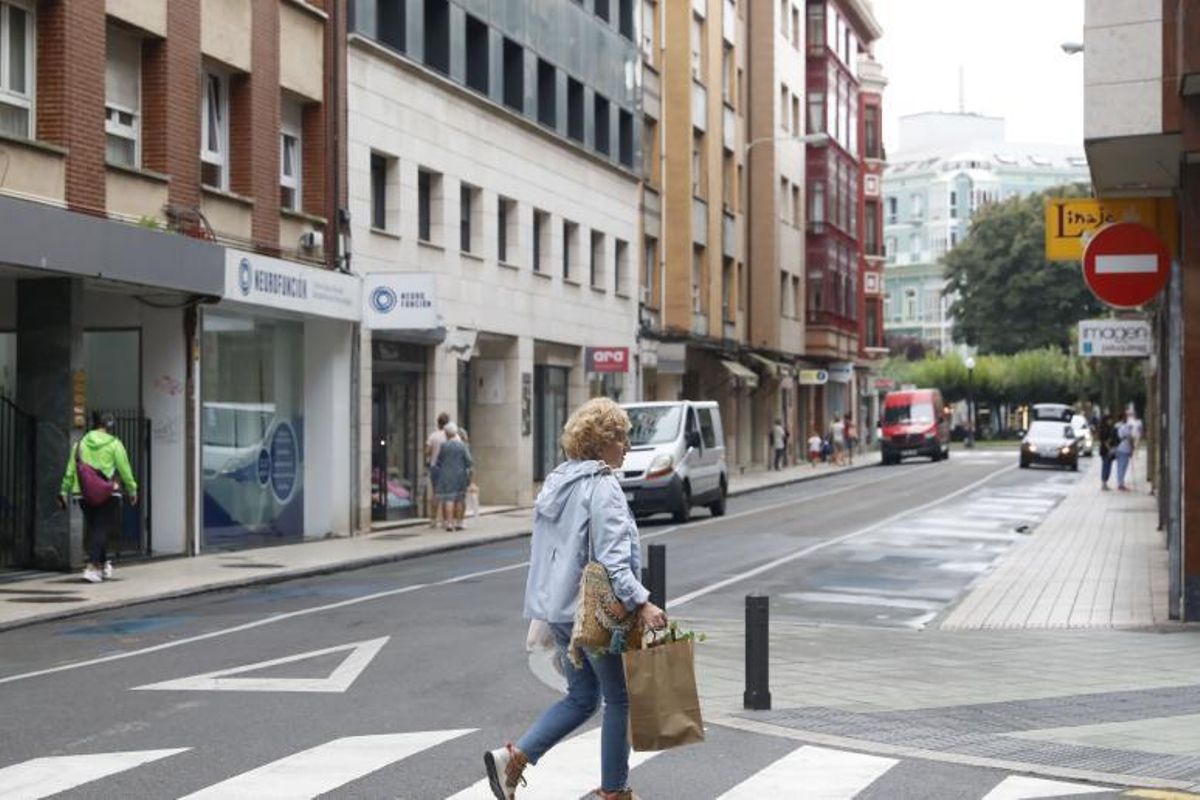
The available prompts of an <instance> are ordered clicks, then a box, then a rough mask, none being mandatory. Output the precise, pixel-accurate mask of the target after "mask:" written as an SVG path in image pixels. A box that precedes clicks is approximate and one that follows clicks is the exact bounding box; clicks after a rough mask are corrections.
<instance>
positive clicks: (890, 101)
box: [873, 0, 1083, 152]
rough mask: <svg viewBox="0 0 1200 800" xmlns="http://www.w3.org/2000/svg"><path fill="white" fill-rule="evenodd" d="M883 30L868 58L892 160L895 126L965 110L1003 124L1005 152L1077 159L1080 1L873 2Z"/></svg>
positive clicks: (1080, 88) (895, 147)
mask: <svg viewBox="0 0 1200 800" xmlns="http://www.w3.org/2000/svg"><path fill="white" fill-rule="evenodd" d="M873 2H874V7H875V16H876V18H877V19H878V20H879V23H880V25H882V26H883V38H882V39H880V40H879V41H878V42H876V45H875V57H876V58H877V59H878V60H879V62H880V64H882V66H883V71H884V74H885V75H886V76H887V79H888V86H887V89H886V91H885V92H884V96H883V106H884V142H885V144H886V146H887V148H888V149H889V150H891V151H893V152H895V151H897V150H898V148H899V146H900V142H898V141H897V133H898V131H897V125H896V120H897V119H898V118H899V117H900V116H901V115H905V114H915V113H919V112H921V111H957V110H958V104H959V91H958V86H959V81H958V76H959V66H962V68H963V76H964V79H965V80H964V84H965V87H966V91H965V100H966V102H965V110H966V111H968V112H975V113H979V114H988V115H992V116H1000V117H1004V118H1005V120H1006V122H1007V126H1006V132H1007V138H1008V140H1009V141H1010V142H1047V143H1059V144H1075V145H1078V146H1079V148H1080V150H1081V151H1082V149H1083V55H1082V54H1079V55H1074V56H1069V55H1066V54H1065V53H1063V51H1062V49H1061V48H1060V47H1059V45H1061V44H1062V43H1063V42H1068V41H1069V42H1081V41H1083V0H873Z"/></svg>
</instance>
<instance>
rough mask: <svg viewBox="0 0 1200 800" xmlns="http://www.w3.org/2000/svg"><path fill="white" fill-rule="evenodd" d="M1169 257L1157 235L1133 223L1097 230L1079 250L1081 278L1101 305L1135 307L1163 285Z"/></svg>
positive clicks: (1165, 281)
mask: <svg viewBox="0 0 1200 800" xmlns="http://www.w3.org/2000/svg"><path fill="white" fill-rule="evenodd" d="M1170 271H1171V257H1170V255H1169V254H1168V252H1167V247H1166V245H1164V244H1163V241H1162V239H1160V238H1158V234H1157V233H1155V232H1154V231H1152V230H1151V229H1150V228H1147V227H1146V226H1145V225H1140V224H1138V223H1136V222H1114V223H1113V224H1111V225H1106V226H1104V227H1103V228H1101V229H1100V230H1099V231H1098V232H1097V233H1096V235H1095V236H1093V237H1092V240H1091V241H1090V242H1088V245H1087V248H1086V249H1085V250H1084V251H1083V279H1084V280H1085V281H1086V282H1087V285H1088V288H1089V289H1091V290H1092V294H1094V295H1096V297H1098V298H1099V299H1100V300H1101V302H1104V303H1107V304H1108V305H1110V306H1116V307H1117V308H1137V307H1138V306H1143V305H1145V304H1146V303H1148V302H1150V301H1151V300H1153V299H1154V297H1155V296H1156V295H1157V294H1158V293H1159V292H1161V291H1162V288H1163V287H1164V286H1166V285H1167V278H1168V276H1169V275H1170Z"/></svg>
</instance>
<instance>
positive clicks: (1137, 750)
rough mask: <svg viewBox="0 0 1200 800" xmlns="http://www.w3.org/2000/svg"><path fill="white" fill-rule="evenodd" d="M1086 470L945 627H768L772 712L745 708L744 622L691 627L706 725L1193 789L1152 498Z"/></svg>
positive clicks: (1184, 658)
mask: <svg viewBox="0 0 1200 800" xmlns="http://www.w3.org/2000/svg"><path fill="white" fill-rule="evenodd" d="M1137 466H1138V468H1139V472H1138V473H1137V474H1138V475H1144V474H1145V473H1144V472H1143V471H1140V470H1141V467H1142V466H1143V465H1142V464H1141V463H1139V464H1138V465H1137ZM1081 469H1083V470H1085V473H1084V474H1083V475H1081V477H1080V480H1079V482H1078V483H1077V484H1076V485H1075V486H1073V487H1072V489H1071V491H1070V493H1069V494H1068V495H1067V497H1066V498H1064V500H1063V501H1062V502H1061V503H1060V504H1059V506H1058V507H1057V508H1056V509H1055V510H1054V511H1053V512H1052V513H1051V514H1050V516H1048V517H1047V518H1046V520H1045V521H1044V522H1043V523H1042V525H1040V526H1039V527H1038V528H1037V529H1036V530H1035V531H1034V533H1033V534H1032V535H1031V536H1030V537H1029V538H1027V539H1025V540H1024V541H1023V542H1021V543H1020V544H1018V545H1016V546H1015V548H1014V549H1013V550H1012V551H1011V552H1010V553H1008V554H1007V555H1006V556H1005V558H1004V560H1003V561H1002V562H1001V563H1000V564H999V566H998V567H997V568H996V569H995V570H994V571H993V572H992V573H990V574H989V575H987V576H985V577H984V578H983V579H982V580H981V581H980V582H979V583H978V585H977V586H975V587H974V588H973V589H972V590H971V591H970V592H969V593H968V594H967V595H966V597H965V598H964V599H963V600H962V602H961V603H960V604H959V605H958V606H957V607H955V608H953V609H952V610H951V611H950V612H949V613H948V614H947V615H946V617H945V618H944V620H943V622H942V624H941V626H940V627H938V626H935V627H932V628H929V629H926V630H923V631H916V630H896V629H875V628H871V629H865V628H852V627H837V628H834V627H819V626H812V625H802V624H795V623H784V622H778V621H776V622H772V624H771V631H770V654H771V657H770V691H771V693H772V708H773V710H771V711H765V712H747V711H745V710H744V709H743V707H742V693H743V690H744V688H745V678H744V675H745V673H744V669H745V668H744V657H745V656H744V629H743V623H742V621H741V620H736V619H734V620H711V619H702V620H690V619H689V620H685V622H686V623H687V624H689V626H694V627H695V629H696V630H700V631H704V632H705V633H706V634H707V636H708V639H707V641H705V642H704V643H703V644H699V645H698V646H697V648H696V658H697V676H698V679H699V684H700V687H699V688H700V694H701V698H702V702H703V706H704V711H705V715H706V718H707V719H709V720H710V721H717V722H720V723H721V724H724V725H729V726H732V727H736V728H741V729H745V730H751V731H756V732H760V733H768V734H772V735H775V736H783V737H788V738H794V739H802V740H804V741H806V742H810V743H817V744H825V745H827V746H831V747H842V748H851V749H861V750H866V751H868V752H871V753H875V754H885V755H894V756H899V757H917V758H922V757H923V758H932V759H935V760H939V761H943V762H950V763H958V764H967V765H973V766H988V767H996V768H1001V769H1009V770H1019V771H1023V772H1030V773H1034V774H1041V775H1046V776H1051V777H1060V778H1075V779H1082V780H1091V781H1096V782H1102V783H1114V784H1119V785H1126V786H1136V787H1150V788H1156V789H1172V790H1190V791H1193V792H1195V791H1200V667H1198V666H1197V665H1198V664H1200V627H1197V626H1185V625H1179V624H1176V623H1171V622H1169V621H1168V620H1167V619H1166V591H1167V590H1166V579H1167V566H1166V554H1165V549H1164V547H1163V543H1162V538H1161V534H1160V533H1159V532H1158V531H1157V530H1155V528H1156V521H1157V517H1156V514H1155V510H1154V509H1155V506H1154V499H1153V498H1152V497H1150V496H1149V495H1147V494H1146V485H1145V483H1144V482H1142V483H1140V485H1139V486H1138V491H1136V492H1132V493H1129V494H1124V493H1117V492H1115V491H1114V492H1104V493H1101V492H1100V489H1099V475H1098V471H1099V459H1098V458H1097V459H1094V460H1090V461H1088V462H1085V465H1081ZM1114 483H1115V482H1114Z"/></svg>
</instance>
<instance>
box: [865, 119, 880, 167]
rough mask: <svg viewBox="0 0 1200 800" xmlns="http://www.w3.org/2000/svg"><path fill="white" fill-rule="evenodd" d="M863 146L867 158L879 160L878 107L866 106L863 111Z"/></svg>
mask: <svg viewBox="0 0 1200 800" xmlns="http://www.w3.org/2000/svg"><path fill="white" fill-rule="evenodd" d="M863 139H864V140H865V141H864V142H863V146H864V147H865V148H866V156H867V158H881V157H882V151H881V150H880V147H879V106H867V107H866V108H864V109H863Z"/></svg>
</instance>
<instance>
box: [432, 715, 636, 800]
mask: <svg viewBox="0 0 1200 800" xmlns="http://www.w3.org/2000/svg"><path fill="white" fill-rule="evenodd" d="M657 755H658V753H630V754H629V768H630V769H631V770H632V769H633V768H634V767H637V766H640V765H642V764H645V763H646V762H647V761H649V760H650V759H652V758H654V757H655V756H657ZM479 769H480V770H481V771H482V769H483V758H482V754H481V757H480V759H479ZM525 779H526V781H528V783H529V785H528V786H524V787H521V790H520V791H519V792H518V793H517V796H518V797H520V798H521V800H564V798H575V797H580V796H582V795H584V794H586V793H587V792H590V791H591V790H592V789H595V788H596V787H597V786H599V785H600V729H599V728H593V729H592V730H590V731H588V732H587V733H584V734H581V735H579V736H575V737H573V738H571V739H567V740H566V741H564V742H561V743H559V744H558V745H557V746H556V747H554V748H552V749H551V750H550V752H548V753H546V755H544V756H542V758H541V760H540V761H538V763H537V764H534V765H531V766H529V767H526V769H525ZM494 797H495V795H493V794H492V790H491V788H490V787H489V786H488V781H487V778H484V779H483V780H481V781H479V782H477V783H474V784H472V785H471V786H468V787H467V788H466V789H463V790H462V791H461V792H458V793H457V794H455V795H452V796H451V797H449V798H447V800H494Z"/></svg>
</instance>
